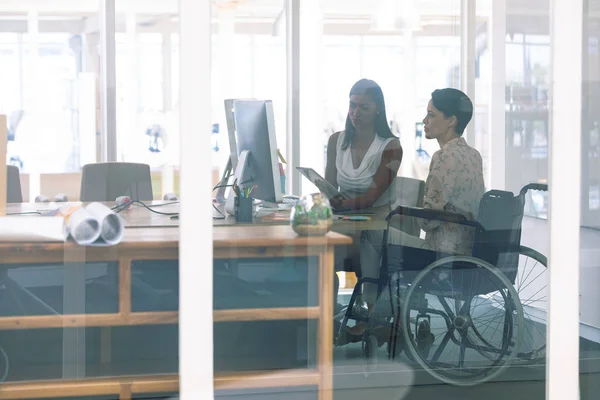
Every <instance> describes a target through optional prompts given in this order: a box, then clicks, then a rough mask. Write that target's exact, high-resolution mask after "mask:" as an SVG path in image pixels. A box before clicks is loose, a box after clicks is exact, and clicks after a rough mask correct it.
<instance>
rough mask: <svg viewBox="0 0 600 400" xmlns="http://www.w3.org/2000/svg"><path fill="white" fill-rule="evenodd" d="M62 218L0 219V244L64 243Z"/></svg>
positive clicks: (21, 216)
mask: <svg viewBox="0 0 600 400" xmlns="http://www.w3.org/2000/svg"><path fill="white" fill-rule="evenodd" d="M66 238H67V231H66V229H65V221H64V219H63V218H62V217H47V218H40V217H39V216H23V215H19V216H16V215H15V216H9V217H2V218H0V242H64V241H65V239H66Z"/></svg>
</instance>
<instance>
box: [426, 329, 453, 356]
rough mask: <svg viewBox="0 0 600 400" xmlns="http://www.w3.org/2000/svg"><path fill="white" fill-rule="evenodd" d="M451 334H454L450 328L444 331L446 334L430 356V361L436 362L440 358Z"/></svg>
mask: <svg viewBox="0 0 600 400" xmlns="http://www.w3.org/2000/svg"><path fill="white" fill-rule="evenodd" d="M453 335H454V332H453V331H452V330H449V331H448V332H446V335H445V336H444V338H443V339H442V342H441V343H440V345H439V347H438V348H437V350H436V351H435V353H433V357H431V361H433V362H437V361H438V360H439V359H440V356H441V355H442V352H443V351H444V349H446V346H447V345H448V342H449V341H450V338H451V337H452V336H453Z"/></svg>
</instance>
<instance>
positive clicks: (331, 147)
mask: <svg viewBox="0 0 600 400" xmlns="http://www.w3.org/2000/svg"><path fill="white" fill-rule="evenodd" d="M339 136H340V133H339V132H336V133H334V134H333V135H331V136H329V141H328V142H327V165H326V166H325V180H326V181H327V182H329V183H331V185H332V186H333V187H335V188H337V187H338V184H337V167H336V166H335V158H336V155H337V140H338V137H339Z"/></svg>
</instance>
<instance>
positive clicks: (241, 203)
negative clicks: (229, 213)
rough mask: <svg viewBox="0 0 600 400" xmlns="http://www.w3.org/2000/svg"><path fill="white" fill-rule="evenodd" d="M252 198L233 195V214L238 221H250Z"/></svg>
mask: <svg viewBox="0 0 600 400" xmlns="http://www.w3.org/2000/svg"><path fill="white" fill-rule="evenodd" d="M253 203H254V199H252V198H248V197H237V196H236V197H235V199H234V203H233V216H234V218H235V220H236V221H238V222H252V214H253V213H252V208H253Z"/></svg>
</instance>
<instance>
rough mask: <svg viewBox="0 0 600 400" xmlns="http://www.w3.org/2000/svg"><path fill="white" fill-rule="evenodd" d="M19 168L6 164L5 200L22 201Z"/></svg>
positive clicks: (10, 201) (9, 201)
mask: <svg viewBox="0 0 600 400" xmlns="http://www.w3.org/2000/svg"><path fill="white" fill-rule="evenodd" d="M20 175H21V174H20V173H19V168H17V167H15V166H14V165H7V166H6V202H7V203H22V202H23V194H22V192H21V179H20Z"/></svg>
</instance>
